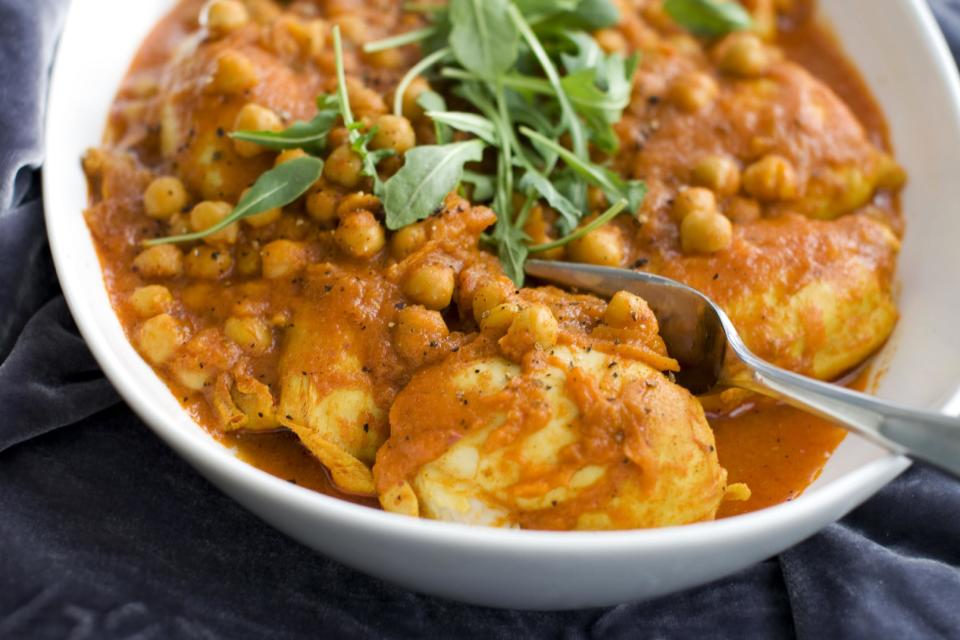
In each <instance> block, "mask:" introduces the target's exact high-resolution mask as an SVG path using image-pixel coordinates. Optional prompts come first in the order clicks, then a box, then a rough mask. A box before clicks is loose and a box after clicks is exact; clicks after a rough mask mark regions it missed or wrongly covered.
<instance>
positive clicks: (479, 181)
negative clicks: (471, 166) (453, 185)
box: [463, 171, 497, 202]
mask: <svg viewBox="0 0 960 640" xmlns="http://www.w3.org/2000/svg"><path fill="white" fill-rule="evenodd" d="M463 181H464V182H468V183H470V184H472V185H473V194H472V197H471V198H470V199H471V200H473V201H474V202H489V201H490V200H493V196H494V195H495V194H496V192H497V185H496V181H495V180H494V179H493V176H488V175H486V174H484V173H477V172H475V171H464V172H463Z"/></svg>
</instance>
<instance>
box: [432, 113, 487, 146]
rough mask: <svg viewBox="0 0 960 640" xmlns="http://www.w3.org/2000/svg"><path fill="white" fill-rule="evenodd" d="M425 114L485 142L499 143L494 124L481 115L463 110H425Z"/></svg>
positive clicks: (435, 120)
mask: <svg viewBox="0 0 960 640" xmlns="http://www.w3.org/2000/svg"><path fill="white" fill-rule="evenodd" d="M426 116H427V117H428V118H430V119H431V120H433V121H434V122H437V123H440V124H445V125H447V126H448V127H453V128H454V129H456V130H457V131H465V132H466V133H472V134H473V135H475V136H477V137H478V138H480V139H481V140H483V141H484V142H486V143H487V144H490V145H499V144H500V143H499V141H498V138H497V128H496V126H495V125H494V124H493V123H492V122H490V121H489V120H488V119H487V118H484V117H483V116H478V115H477V114H475V113H467V112H464V111H441V112H438V111H427V113H426Z"/></svg>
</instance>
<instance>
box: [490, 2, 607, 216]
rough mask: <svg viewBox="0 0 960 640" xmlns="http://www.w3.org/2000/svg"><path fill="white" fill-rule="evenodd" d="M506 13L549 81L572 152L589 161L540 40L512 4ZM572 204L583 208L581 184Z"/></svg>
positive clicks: (573, 113)
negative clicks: (565, 127) (561, 115)
mask: <svg viewBox="0 0 960 640" xmlns="http://www.w3.org/2000/svg"><path fill="white" fill-rule="evenodd" d="M507 13H508V14H509V15H510V17H511V18H512V19H513V22H514V24H515V25H516V26H517V29H518V30H519V31H520V35H522V36H523V39H524V40H526V41H527V45H528V46H529V47H530V50H531V51H532V52H533V55H534V56H536V58H537V61H538V62H539V63H540V66H541V67H542V68H543V73H544V74H545V75H546V76H547V80H549V81H550V84H551V86H552V87H553V89H554V91H555V92H556V95H557V101H558V102H559V103H560V111H561V112H562V113H563V119H564V120H565V121H566V123H567V128H568V129H569V131H570V138H571V140H572V142H573V152H574V154H576V155H577V157H579V158H582V159H584V160H589V152H588V149H587V140H586V137H585V135H584V132H583V126H582V124H581V122H580V119H579V117H578V116H577V112H576V111H575V110H574V108H573V105H572V104H571V103H570V98H569V96H567V92H566V91H565V90H564V88H563V84H562V83H561V82H560V74H559V72H558V71H557V67H556V66H554V64H553V61H552V60H550V55H549V54H548V53H547V52H546V50H545V49H544V48H543V44H541V42H540V39H539V38H537V35H536V34H535V33H534V32H533V30H532V29H531V28H530V25H529V24H527V21H526V20H524V18H523V14H522V13H520V10H519V9H518V8H517V6H516V5H515V4H513V3H511V4H510V6H509V7H508V8H507ZM574 189H575V195H576V197H575V198H574V204H576V205H577V206H578V207H580V208H583V207H584V205H585V204H586V189H585V188H584V185H583V184H579V183H578V184H577V185H576V186H575V187H574Z"/></svg>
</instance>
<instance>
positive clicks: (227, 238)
mask: <svg viewBox="0 0 960 640" xmlns="http://www.w3.org/2000/svg"><path fill="white" fill-rule="evenodd" d="M231 213H233V207H232V206H230V204H229V203H227V202H211V201H204V202H201V203H200V204H198V205H197V206H195V207H194V208H193V211H191V212H190V226H191V227H192V228H193V230H194V231H204V230H206V229H209V228H210V227H212V226H214V225H215V224H218V223H219V222H220V221H222V220H223V219H224V218H226V217H227V216H229V215H230V214H231ZM239 230H240V227H239V225H238V224H237V223H236V222H234V223H231V224H230V225H229V226H227V227H224V228H223V229H221V230H220V231H217V232H216V233H211V234H210V235H208V236H206V237H205V238H204V239H203V240H204V242H206V243H207V244H212V245H224V244H233V243H235V242H236V241H237V234H238V233H239Z"/></svg>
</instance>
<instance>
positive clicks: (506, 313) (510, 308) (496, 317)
mask: <svg viewBox="0 0 960 640" xmlns="http://www.w3.org/2000/svg"><path fill="white" fill-rule="evenodd" d="M518 313H520V305H518V304H515V303H513V302H504V303H503V304H498V305H497V306H495V307H494V308H493V309H490V310H489V311H487V312H486V313H484V314H483V316H481V318H480V329H481V330H482V331H485V332H487V333H492V334H493V335H495V336H501V335H503V334H505V333H506V332H507V329H509V328H510V325H511V324H513V319H514V318H516V317H517V314H518Z"/></svg>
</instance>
